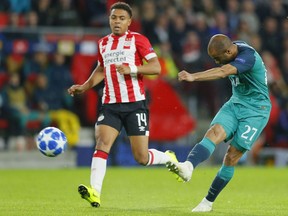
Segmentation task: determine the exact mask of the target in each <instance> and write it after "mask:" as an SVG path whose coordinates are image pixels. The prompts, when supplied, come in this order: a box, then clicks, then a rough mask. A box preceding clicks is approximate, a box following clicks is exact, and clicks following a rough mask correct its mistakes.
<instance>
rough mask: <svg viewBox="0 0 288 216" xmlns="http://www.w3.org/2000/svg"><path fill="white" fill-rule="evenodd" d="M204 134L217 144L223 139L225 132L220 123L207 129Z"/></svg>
mask: <svg viewBox="0 0 288 216" xmlns="http://www.w3.org/2000/svg"><path fill="white" fill-rule="evenodd" d="M205 136H206V137H208V138H209V139H210V140H211V141H213V143H215V144H219V143H221V142H222V141H223V140H225V138H226V132H225V130H224V128H223V127H222V126H221V125H219V124H215V125H213V126H212V127H211V128H210V129H209V130H208V131H207V133H206V135H205Z"/></svg>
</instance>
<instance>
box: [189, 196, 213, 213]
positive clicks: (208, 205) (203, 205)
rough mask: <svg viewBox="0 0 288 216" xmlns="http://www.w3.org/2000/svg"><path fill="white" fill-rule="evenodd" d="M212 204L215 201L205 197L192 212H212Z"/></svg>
mask: <svg viewBox="0 0 288 216" xmlns="http://www.w3.org/2000/svg"><path fill="white" fill-rule="evenodd" d="M212 205H213V202H210V201H208V200H207V199H206V198H203V199H202V201H201V202H200V203H199V204H198V205H197V206H196V207H195V208H194V209H192V212H210V211H212Z"/></svg>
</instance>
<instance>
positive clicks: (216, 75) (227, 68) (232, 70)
mask: <svg viewBox="0 0 288 216" xmlns="http://www.w3.org/2000/svg"><path fill="white" fill-rule="evenodd" d="M233 74H237V68H236V67H234V66H232V65H230V64H226V65H223V66H221V67H215V68H211V69H209V70H206V71H202V72H197V73H192V74H187V72H186V71H181V72H180V73H179V75H178V77H179V80H180V81H181V80H186V81H190V82H193V81H209V80H217V79H222V78H225V77H227V76H229V75H233Z"/></svg>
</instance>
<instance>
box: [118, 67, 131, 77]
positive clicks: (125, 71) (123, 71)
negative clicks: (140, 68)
mask: <svg viewBox="0 0 288 216" xmlns="http://www.w3.org/2000/svg"><path fill="white" fill-rule="evenodd" d="M116 71H117V72H118V73H120V74H122V75H123V74H130V73H131V69H130V67H129V66H125V65H116Z"/></svg>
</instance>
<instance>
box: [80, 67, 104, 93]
mask: <svg viewBox="0 0 288 216" xmlns="http://www.w3.org/2000/svg"><path fill="white" fill-rule="evenodd" d="M103 79H104V68H103V67H102V66H100V65H98V66H97V67H96V68H95V69H94V70H93V72H92V74H91V75H90V77H89V78H88V79H87V80H86V81H85V83H83V85H82V86H83V90H84V91H86V90H88V89H90V88H93V87H94V86H96V85H97V84H99V83H100V82H101V81H102V80H103Z"/></svg>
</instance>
